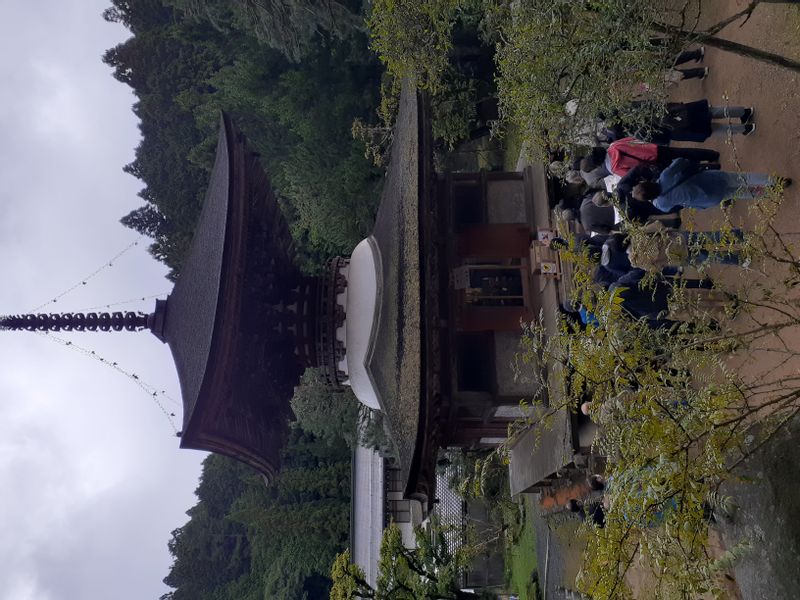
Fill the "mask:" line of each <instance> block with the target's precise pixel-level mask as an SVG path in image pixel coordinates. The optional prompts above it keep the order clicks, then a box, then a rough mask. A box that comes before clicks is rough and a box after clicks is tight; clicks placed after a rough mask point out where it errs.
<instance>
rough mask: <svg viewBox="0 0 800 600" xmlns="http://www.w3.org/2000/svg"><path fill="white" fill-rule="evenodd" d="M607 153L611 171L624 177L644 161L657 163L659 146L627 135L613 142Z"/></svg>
mask: <svg viewBox="0 0 800 600" xmlns="http://www.w3.org/2000/svg"><path fill="white" fill-rule="evenodd" d="M606 154H607V156H608V158H609V162H610V164H611V172H612V173H613V174H614V175H619V176H620V177H622V176H624V175H625V174H626V173H627V172H628V171H630V170H631V169H633V168H634V167H635V166H637V165H640V164H642V163H650V164H655V162H656V158H657V157H658V146H656V145H655V144H651V143H649V142H642V141H640V140H637V139H636V138H634V137H626V138H622V139H621V140H618V141H616V142H614V143H613V144H611V145H610V146H609V147H608V150H607V151H606Z"/></svg>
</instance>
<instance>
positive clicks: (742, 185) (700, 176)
mask: <svg viewBox="0 0 800 600" xmlns="http://www.w3.org/2000/svg"><path fill="white" fill-rule="evenodd" d="M777 182H778V179H776V178H775V177H772V176H771V175H765V174H762V173H727V172H725V171H709V170H701V169H700V168H699V166H698V165H697V164H696V163H693V162H692V161H689V160H687V159H685V158H676V159H675V160H674V161H672V164H670V165H669V166H668V167H667V168H666V169H664V170H663V171H662V172H661V175H659V177H658V181H643V182H641V183H639V184H637V185H636V186H634V188H633V191H632V193H631V195H632V196H633V198H634V199H635V200H639V201H649V202H652V204H653V206H655V207H656V208H657V209H658V210H660V211H663V212H669V211H671V210H673V209H675V208H678V207H683V208H697V209H704V208H712V207H714V206H719V204H720V203H721V202H722V201H723V200H728V199H732V200H738V199H752V198H758V197H759V196H760V195H761V194H762V193H763V190H764V188H765V187H767V186H770V185H775V184H776V183H777ZM783 182H784V185H785V186H786V185H789V184H790V183H791V180H788V179H784V180H783Z"/></svg>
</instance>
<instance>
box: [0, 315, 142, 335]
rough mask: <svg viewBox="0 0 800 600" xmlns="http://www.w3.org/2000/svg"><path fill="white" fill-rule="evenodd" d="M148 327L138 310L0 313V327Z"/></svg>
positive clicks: (11, 328) (34, 329)
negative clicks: (0, 314) (123, 311)
mask: <svg viewBox="0 0 800 600" xmlns="http://www.w3.org/2000/svg"><path fill="white" fill-rule="evenodd" d="M147 328H149V323H148V315H146V314H144V313H140V312H125V313H122V312H114V313H105V312H104V313H93V312H90V313H86V314H84V313H61V314H57V313H38V314H27V315H5V316H1V317H0V329H9V330H17V331H21V330H25V331H98V330H99V331H123V330H125V331H140V330H142V329H147Z"/></svg>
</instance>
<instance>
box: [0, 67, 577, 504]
mask: <svg viewBox="0 0 800 600" xmlns="http://www.w3.org/2000/svg"><path fill="white" fill-rule="evenodd" d="M429 113H430V109H429V104H428V101H427V98H426V97H425V96H424V95H423V94H421V93H419V92H418V91H417V90H416V89H415V88H414V87H413V85H411V84H409V83H408V82H406V83H404V85H403V89H402V93H401V96H400V101H399V112H398V117H397V122H396V125H395V128H394V139H393V143H392V151H391V158H390V164H389V166H388V168H387V174H386V178H385V181H384V185H383V194H382V197H381V202H380V206H379V209H378V213H377V216H376V220H375V225H374V229H373V231H372V234H371V235H370V236H369V237H367V238H366V239H364V240H362V241H361V242H360V243H359V244H358V245H357V246H356V248H355V249H354V250H353V253H352V255H351V256H350V257H349V258H344V257H339V258H334V259H332V260H331V261H329V263H328V264H327V267H326V269H325V271H324V273H322V274H321V275H314V276H312V275H308V274H306V273H303V272H302V271H301V270H300V268H299V267H298V265H297V262H296V260H295V245H294V242H293V240H292V237H291V235H290V232H289V227H288V224H287V222H286V219H285V218H284V216H283V213H282V212H281V209H280V206H279V202H278V199H277V197H276V196H275V194H274V193H273V191H272V188H271V185H270V182H269V179H268V177H267V175H266V174H265V173H264V171H263V169H262V167H261V165H260V162H259V156H258V154H257V153H256V152H254V151H253V150H252V149H251V148H250V147H249V146H248V144H247V141H246V139H245V137H244V136H243V135H242V133H240V132H239V131H238V130H237V129H236V127H235V126H234V125H233V123H232V122H231V120H230V118H229V117H228V116H227V115H222V116H221V123H220V130H219V131H220V132H219V141H218V145H217V151H216V160H215V163H214V167H213V170H212V173H211V178H210V182H209V187H208V191H207V193H206V198H205V203H204V206H203V210H202V213H201V215H200V218H199V221H198V225H197V228H196V231H195V235H194V238H193V240H192V243H191V246H190V249H189V252H188V254H187V258H186V260H185V262H184V264H183V267H182V269H181V272H180V277H179V279H178V281H177V282H176V284H175V287H174V288H173V290H172V293H170V294H169V296H168V297H167V298H166V299H164V300H158V301H156V306H155V309H154V311H153V312H152V313H151V314H142V313H112V314H108V313H100V314H95V313H89V314H81V313H75V314H60V315H57V314H38V315H16V316H6V317H2V318H0V328H5V329H22V330H31V331H123V330H125V331H137V330H149V331H150V332H152V334H153V335H155V336H156V337H157V338H158V339H159V340H161V341H162V342H165V343H166V344H168V345H169V347H170V350H171V352H172V355H173V358H174V361H175V366H176V369H177V373H178V377H179V380H180V385H181V394H182V398H183V427H182V433H181V442H180V445H181V447H182V448H193V449H199V450H207V451H211V452H218V453H221V454H225V455H227V456H230V457H233V458H235V459H238V460H240V461H243V462H245V463H247V464H249V465H250V466H252V467H253V468H255V469H256V470H258V471H259V472H261V473H262V474H264V475H265V476H266V477H267V478H272V477H273V476H274V475H275V474H276V472H277V470H278V469H279V467H280V459H281V454H282V449H283V447H284V444H285V440H286V436H287V433H288V427H289V421H290V419H291V418H292V411H291V408H290V403H289V401H290V399H291V397H292V394H293V390H294V387H295V386H296V385H297V383H298V382H299V379H300V376H301V375H302V373H303V371H304V369H306V368H307V367H321V368H322V369H323V370H324V373H325V375H326V378H327V380H328V382H329V384H330V385H331V386H333V387H337V388H340V387H341V386H343V385H348V386H350V387H351V388H352V390H353V392H354V393H355V395H356V397H357V398H358V399H359V400H360V401H361V402H362V403H363V404H365V405H366V406H369V407H370V408H372V409H375V410H379V411H381V412H382V413H383V415H384V418H385V423H386V424H387V429H388V434H389V436H390V438H391V440H392V442H393V444H394V446H395V449H396V455H397V459H396V464H395V467H394V469H395V470H394V472H395V473H396V480H397V485H398V486H399V488H401V489H402V490H403V496H404V497H405V498H410V499H415V500H419V501H420V502H421V503H422V506H423V507H425V506H428V505H429V503H430V502H431V501H433V500H434V498H435V481H436V459H437V454H438V451H439V449H440V448H442V447H462V448H464V447H467V448H480V447H491V446H494V445H496V444H498V443H501V442H502V441H504V440H505V437H506V434H507V429H508V424H509V423H510V422H511V421H513V420H514V419H516V418H518V417H519V416H521V415H520V409H519V400H520V398H523V397H527V398H531V397H532V396H533V395H534V394H536V393H537V392H538V391H539V384H538V383H537V382H535V381H526V380H525V379H524V378H520V377H516V376H515V374H514V372H513V370H512V367H511V362H512V361H513V356H514V353H515V352H516V351H517V350H518V348H519V338H520V333H521V327H520V323H521V322H525V321H530V320H531V319H532V318H533V317H534V315H536V314H539V312H540V311H542V310H548V311H549V310H551V309H553V307H555V305H556V303H557V298H556V291H555V289H556V285H555V284H554V282H555V279H556V278H558V277H559V274H558V266H557V265H556V264H555V263H549V262H547V260H549V259H548V258H547V257H544V259H543V258H542V255H541V251H542V246H541V243H539V242H537V232H538V235H539V237H541V234H542V233H543V232H544V229H545V228H546V227H548V225H549V210H548V206H547V203H548V194H549V191H548V187H547V180H546V177H545V176H544V171H543V169H539V170H538V171H535V170H533V171H532V170H531V169H530V168H529V169H526V170H525V171H524V172H510V173H503V172H486V171H481V172H479V173H453V174H437V173H436V172H435V170H434V168H433V144H432V135H431V124H430V123H431V120H430V115H429ZM537 243H538V244H539V245H538V246H537ZM545 267H546V268H545ZM571 437H572V436H571V433H570V429H569V424H567V429H566V430H564V435H563V436H560V438H559V440H558V442H557V443H555V445H554V448H555V447H556V446H558V447H559V448H560V447H561V446H562V445H564V444H562V440H567V442H568V441H569V439H570V438H571ZM567 442H565V443H566V445H567V446H569V443H567ZM565 455H569V456H571V450H570V449H569V448H566V452H562V451H561V450H560V449H559V450H558V451H556V450H555V449H554V451H553V456H557V457H558V460H561V457H562V456H565ZM549 462H554V461H549ZM549 462H548V464H549ZM556 462H557V461H556ZM559 467H560V463H559ZM547 469H550V467H547ZM554 469H555V467H554ZM548 472H550V471H548Z"/></svg>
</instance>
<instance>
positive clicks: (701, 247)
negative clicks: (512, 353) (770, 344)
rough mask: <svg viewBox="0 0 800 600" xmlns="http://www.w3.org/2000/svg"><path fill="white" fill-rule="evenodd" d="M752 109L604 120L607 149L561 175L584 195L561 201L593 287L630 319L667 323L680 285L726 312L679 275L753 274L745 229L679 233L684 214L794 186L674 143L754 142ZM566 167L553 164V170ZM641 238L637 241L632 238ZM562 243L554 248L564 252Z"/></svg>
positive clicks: (706, 289) (692, 107)
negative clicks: (610, 294)
mask: <svg viewBox="0 0 800 600" xmlns="http://www.w3.org/2000/svg"><path fill="white" fill-rule="evenodd" d="M703 56H704V52H703V49H702V48H701V49H697V50H692V51H688V52H684V53H683V54H682V55H681V56H680V57H679V59H678V61H676V64H679V63H680V62H686V61H688V60H696V61H698V62H699V61H701V60H702V59H703ZM686 71H687V74H684V75H683V76H682V77H684V78H686V77H704V76H705V75H706V74H707V69H689V70H686ZM754 117H755V109H754V108H753V107H744V106H711V105H710V104H709V103H708V101H706V100H698V101H696V102H689V103H677V102H676V103H669V104H667V106H666V108H665V111H664V113H663V114H661V115H659V116H658V117H656V118H654V119H653V120H652V122H651V123H649V124H647V126H642V124H641V123H638V124H637V125H636V126H626V125H625V124H624V123H621V122H619V120H614V115H611V117H609V118H605V117H602V116H601V119H602V121H601V122H600V125H601V129H602V131H603V139H604V142H605V143H597V144H596V145H595V146H594V147H593V148H591V149H590V150H589V151H588V152H587V153H586V154H585V156H580V157H578V158H576V159H574V160H573V161H571V163H570V164H569V165H568V166H569V167H570V168H569V170H567V171H566V172H563V170H562V171H561V172H562V176H563V179H564V181H565V183H566V184H568V185H570V187H572V188H573V189H574V188H576V187H577V188H579V189H580V190H581V193H580V194H577V195H573V197H572V199H570V200H562V201H561V202H560V204H559V208H560V209H562V214H563V216H564V217H566V218H567V219H571V220H574V221H576V222H578V223H579V224H580V226H581V227H580V229H582V230H583V231H584V232H585V233H583V234H578V235H576V239H577V243H578V246H579V247H580V248H583V249H585V250H587V251H588V253H589V256H590V257H592V259H593V260H594V261H595V262H596V271H595V275H594V281H595V283H596V284H598V285H600V286H602V287H603V288H605V289H609V290H612V291H615V294H617V295H619V296H620V297H621V298H622V306H623V308H624V309H625V310H626V311H627V312H628V313H629V314H630V315H631V316H632V317H634V318H637V319H645V320H647V322H648V323H649V324H651V325H652V326H654V327H660V326H664V325H671V324H672V323H673V320H672V319H671V318H669V316H670V315H668V312H669V310H668V309H669V307H668V299H669V297H670V295H671V293H672V290H673V288H674V286H675V285H676V284H677V283H678V281H680V285H681V286H682V287H683V288H685V289H688V290H696V291H697V292H696V294H695V295H696V300H697V301H698V302H699V303H700V305H701V306H703V307H705V308H709V309H711V308H714V307H719V306H721V305H722V304H723V303H724V301H725V300H726V298H725V297H724V295H721V294H720V293H719V292H716V291H715V290H713V285H712V284H711V282H710V281H709V280H708V279H707V278H699V279H687V278H682V277H681V275H682V272H683V269H684V268H685V267H700V268H701V269H702V267H703V266H704V265H706V264H708V263H711V262H716V263H721V264H730V265H739V266H740V267H743V268H747V267H748V266H749V260H750V259H749V258H748V256H746V254H745V253H743V252H741V246H742V242H743V240H744V235H743V233H742V232H741V231H739V230H732V231H731V230H728V231H724V232H723V231H702V232H690V231H684V230H682V229H681V217H680V211H681V210H682V209H684V208H693V209H697V210H703V209H708V208H712V207H715V206H720V205H725V204H726V203H731V202H735V201H741V200H756V199H758V198H759V197H760V196H761V195H763V194H764V193H765V191H766V190H767V189H768V188H769V187H770V186H774V185H776V184H778V183H780V184H782V185H783V186H784V187H785V186H788V185H791V180H789V179H786V178H778V177H775V176H772V175H768V174H761V173H739V172H726V171H723V170H721V169H720V163H719V159H720V154H719V152H717V151H715V150H712V149H708V148H696V147H695V148H686V147H674V146H670V143H671V142H672V141H685V142H703V141H705V140H707V139H709V138H710V137H714V136H728V135H742V136H748V135H752V134H754V133H755V131H756V125H755V122H754ZM558 167H563V164H562V163H557V164H555V165H554V166H553V168H552V169H551V170H552V171H554V172H557V171H558ZM634 231H635V234H634V233H632V232H634ZM567 246H568V244H567V242H565V241H564V240H562V239H560V238H559V239H556V240H554V242H553V243H552V247H553V248H554V249H556V250H559V249H563V248H565V247H567ZM647 272H655V273H657V274H658V277H656V278H655V280H654V283H652V285H651V286H650V287H649V288H648V289H646V290H643V289H640V286H639V284H640V282H641V281H642V280H643V279H644V278H645V275H646V273H647ZM564 308H565V310H566V311H567V312H568V313H570V314H571V316H572V317H573V318H575V319H576V320H577V319H578V318H580V320H581V322H582V323H583V324H587V323H589V322H591V320H592V315H590V314H587V312H586V311H585V310H581V309H580V308H579V307H576V306H572V305H570V306H566V307H564Z"/></svg>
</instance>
